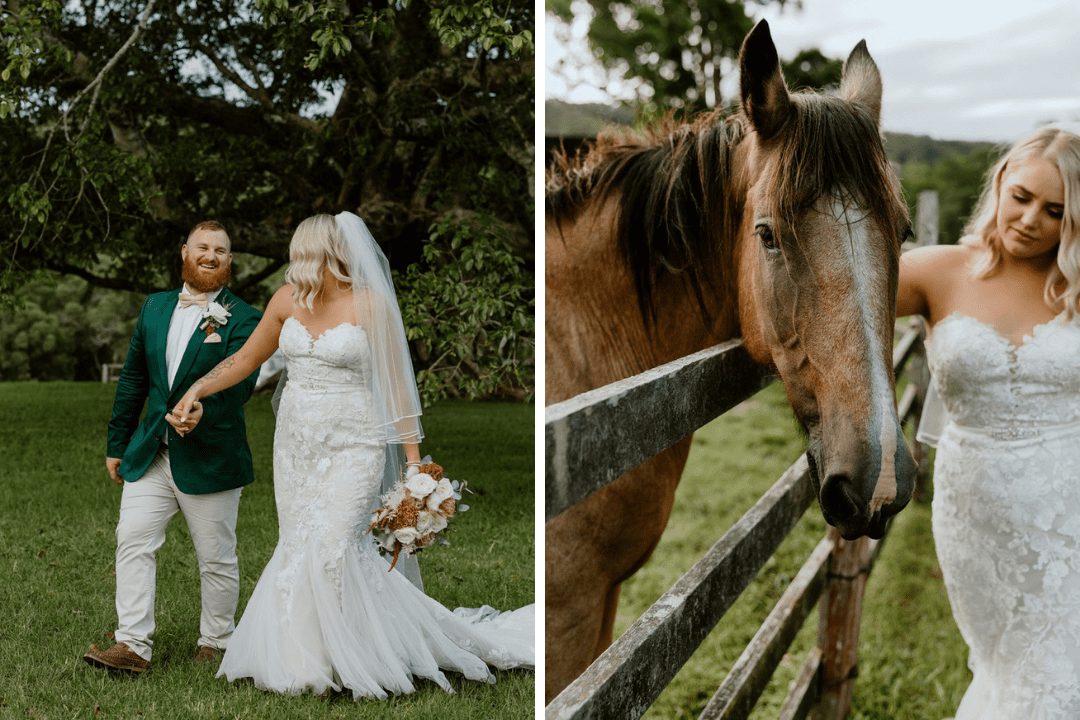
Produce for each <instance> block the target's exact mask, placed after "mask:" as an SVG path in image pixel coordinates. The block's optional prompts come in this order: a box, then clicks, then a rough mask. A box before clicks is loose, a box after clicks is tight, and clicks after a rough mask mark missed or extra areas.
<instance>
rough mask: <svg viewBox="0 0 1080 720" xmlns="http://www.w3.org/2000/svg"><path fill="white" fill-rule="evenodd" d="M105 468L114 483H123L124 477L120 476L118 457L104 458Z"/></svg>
mask: <svg viewBox="0 0 1080 720" xmlns="http://www.w3.org/2000/svg"><path fill="white" fill-rule="evenodd" d="M105 470H106V472H108V473H109V477H110V478H112V481H113V482H114V483H116V484H117V485H123V484H124V478H122V477H120V458H111V457H107V458H105Z"/></svg>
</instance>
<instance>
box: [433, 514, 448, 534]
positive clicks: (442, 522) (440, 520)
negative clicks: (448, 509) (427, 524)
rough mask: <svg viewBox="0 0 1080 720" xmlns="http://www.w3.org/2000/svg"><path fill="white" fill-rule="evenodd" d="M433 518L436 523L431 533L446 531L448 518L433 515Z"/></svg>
mask: <svg viewBox="0 0 1080 720" xmlns="http://www.w3.org/2000/svg"><path fill="white" fill-rule="evenodd" d="M431 518H432V520H433V522H434V524H433V525H432V527H431V532H434V533H437V532H442V531H443V530H445V529H446V518H444V517H443V516H442V515H432V516H431Z"/></svg>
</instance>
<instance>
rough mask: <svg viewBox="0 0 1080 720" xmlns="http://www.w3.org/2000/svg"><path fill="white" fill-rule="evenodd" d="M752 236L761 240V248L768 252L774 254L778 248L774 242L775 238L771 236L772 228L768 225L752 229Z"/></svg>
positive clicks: (777, 244)
mask: <svg viewBox="0 0 1080 720" xmlns="http://www.w3.org/2000/svg"><path fill="white" fill-rule="evenodd" d="M754 234H755V235H757V236H758V239H760V240H761V244H762V246H763V247H764V248H765V249H766V250H768V251H770V252H775V251H776V250H778V249H779V248H780V245H779V243H777V242H776V236H775V235H773V231H772V228H771V227H769V226H768V225H758V226H756V227H755V228H754Z"/></svg>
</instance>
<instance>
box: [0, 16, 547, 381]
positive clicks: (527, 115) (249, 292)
mask: <svg viewBox="0 0 1080 720" xmlns="http://www.w3.org/2000/svg"><path fill="white" fill-rule="evenodd" d="M0 23H2V26H0V31H2V32H0V53H2V55H0V126H2V128H0V129H2V132H0V178H2V185H0V195H2V196H3V201H2V202H0V227H2V228H3V233H2V234H0V258H2V259H0V303H3V302H4V301H11V300H12V298H13V297H14V298H15V299H16V300H21V301H23V303H24V306H25V304H26V303H29V302H30V294H31V292H30V290H31V289H33V288H37V287H39V286H38V285H37V284H35V283H39V282H40V281H41V279H42V277H44V278H45V279H46V280H47V281H48V282H51V283H54V284H55V283H59V285H57V286H58V287H60V286H63V287H66V285H65V284H64V281H58V280H56V279H55V277H56V276H55V275H52V274H46V275H44V276H41V277H39V276H40V275H41V273H42V271H55V272H59V273H62V274H68V275H75V276H78V277H80V278H82V279H83V280H84V281H87V282H89V283H90V287H97V288H114V289H124V290H136V291H139V292H147V291H152V290H158V289H163V288H166V287H175V286H176V284H177V283H178V278H177V274H178V270H179V268H178V265H179V263H178V257H177V250H178V246H179V244H180V242H182V241H183V239H184V238H185V237H186V234H187V232H188V230H189V229H190V228H191V227H192V226H193V225H194V224H195V223H196V222H197V221H199V220H203V219H206V218H215V219H218V220H221V221H223V222H224V223H225V224H226V226H227V227H228V228H229V230H230V233H231V234H232V236H233V245H234V249H235V250H241V251H243V253H244V254H243V255H240V256H238V261H239V262H238V263H237V264H238V266H239V268H238V270H239V272H238V277H237V279H236V280H235V281H234V283H233V285H232V287H233V288H234V289H235V290H237V291H238V292H240V293H245V294H246V297H247V298H248V299H249V300H251V301H253V302H259V300H260V299H261V298H260V295H261V291H260V290H257V289H255V288H253V287H252V286H253V285H256V284H257V283H259V282H260V281H262V280H263V279H264V278H266V277H269V276H272V275H274V273H276V272H277V271H279V269H280V268H281V267H282V266H283V265H284V263H285V262H286V260H287V248H288V243H289V239H290V237H291V235H292V231H293V229H294V228H295V227H296V224H297V223H298V222H299V221H300V220H301V219H303V218H304V217H307V216H309V215H311V214H312V213H315V212H337V211H339V210H354V211H357V212H359V213H360V214H361V215H363V216H364V217H365V219H366V220H367V221H368V224H369V225H370V226H371V228H372V232H373V234H374V235H375V237H376V238H377V239H378V240H379V243H380V244H381V245H382V246H383V249H384V250H385V251H386V253H387V255H388V256H389V258H390V261H391V265H392V266H393V267H394V268H395V269H396V270H398V271H400V274H399V280H401V281H402V284H401V286H399V292H400V295H401V302H402V310H403V313H404V314H405V316H406V318H407V320H408V321H409V332H410V338H411V339H412V341H413V349H414V352H415V360H416V362H417V369H418V370H419V380H420V383H421V386H422V388H423V389H424V394H425V397H426V398H427V399H433V398H436V397H439V396H443V395H468V396H470V397H477V396H486V395H491V394H509V395H513V396H517V397H522V396H528V395H529V394H530V392H531V389H530V388H531V384H532V347H533V340H532V335H533V323H532V302H533V297H532V281H531V277H530V268H531V256H532V247H533V242H532V228H533V198H532V188H533V183H532V177H533V74H534V73H533V59H532V24H533V4H532V2H531V0H501V1H500V2H495V0H430V1H428V2H411V1H410V0H391V2H374V3H365V2H358V1H356V0H321V1H319V2H315V1H306V0H180V1H179V2H176V1H173V2H164V0H7V1H6V2H5V3H0ZM406 268H407V270H406ZM29 278H35V280H34V282H32V283H30V284H29V285H28V284H27V280H28V279H29ZM49 278H52V279H49ZM24 288H25V290H24ZM35 293H36V294H34V298H37V297H38V295H41V303H43V304H44V305H47V304H48V303H49V302H52V301H53V300H55V299H56V297H58V296H59V295H58V294H57V293H53V294H52V295H49V294H48V293H45V294H42V293H40V292H37V291H36V290H35ZM86 293H87V298H94V302H95V303H99V304H100V302H104V301H107V300H109V298H107V297H104V296H101V295H99V294H96V293H91V292H90V291H89V290H87V291H86ZM436 298H437V300H436ZM35 302H36V300H35ZM44 305H42V307H43V308H44ZM24 309H25V308H24ZM27 312H29V311H28V310H27ZM42 312H43V313H44V314H46V315H47V314H48V313H49V312H58V310H57V309H56V308H53V309H51V310H50V309H47V308H46V309H43V310H42ZM88 319H90V318H88ZM30 320H33V318H31V319H30ZM27 322H30V321H29V320H28V321H27ZM19 327H22V326H21V325H20V326H19ZM9 329H10V330H11V332H6V331H5V329H4V328H0V349H3V348H9V347H10V348H15V349H18V347H20V343H22V344H25V343H26V342H29V341H27V340H25V338H24V336H25V337H29V335H26V333H22V334H20V332H21V331H17V330H18V328H16V327H15V326H14V325H13V326H12V328H9ZM63 329H64V328H63V327H60V328H59V329H58V330H57V332H61V331H62V330H63ZM39 334H40V333H39ZM43 337H44V336H43ZM121 351H122V348H121ZM16 370H17V369H16ZM16 370H12V372H13V373H15V374H11V373H9V372H7V371H6V370H5V371H4V372H3V373H2V374H3V376H4V377H15V376H21V375H18V372H22V371H18V372H16ZM31 370H32V368H31ZM65 372H66V371H65ZM32 376H34V377H37V376H38V375H33V374H32ZM49 377H52V375H50V376H49Z"/></svg>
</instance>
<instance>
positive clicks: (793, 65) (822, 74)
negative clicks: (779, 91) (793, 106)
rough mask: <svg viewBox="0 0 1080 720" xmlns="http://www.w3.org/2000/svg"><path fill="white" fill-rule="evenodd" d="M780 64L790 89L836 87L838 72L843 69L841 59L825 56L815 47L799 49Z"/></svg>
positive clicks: (838, 78)
mask: <svg viewBox="0 0 1080 720" xmlns="http://www.w3.org/2000/svg"><path fill="white" fill-rule="evenodd" d="M782 65H783V70H784V80H785V81H786V82H787V85H788V87H789V88H791V89H792V90H798V89H800V88H813V89H816V90H820V89H822V88H827V87H836V86H838V85H839V84H840V73H841V71H842V70H843V69H844V61H843V60H840V59H838V58H831V57H826V56H825V55H824V54H823V53H822V52H821V51H820V50H818V49H817V48H811V49H809V50H800V51H799V52H798V53H797V54H796V55H795V57H793V58H791V60H790V61H787V62H784V63H782Z"/></svg>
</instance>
